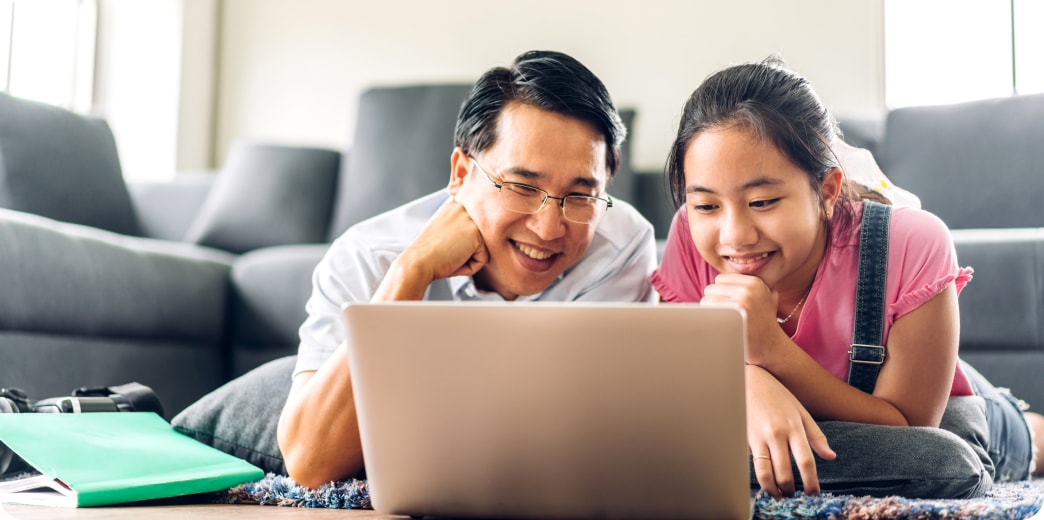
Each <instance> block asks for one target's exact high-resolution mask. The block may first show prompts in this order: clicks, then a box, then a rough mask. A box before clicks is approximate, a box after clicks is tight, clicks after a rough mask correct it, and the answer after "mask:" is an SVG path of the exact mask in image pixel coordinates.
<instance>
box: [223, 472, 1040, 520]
mask: <svg viewBox="0 0 1044 520" xmlns="http://www.w3.org/2000/svg"><path fill="white" fill-rule="evenodd" d="M217 501H219V502H223V503H236V504H259V505H276V506H290V507H315V508H331V509H370V507H371V506H370V494H369V489H368V488H367V486H366V481H365V480H352V481H348V482H334V483H331V484H327V485H325V486H322V487H320V488H319V489H307V488H303V487H301V486H298V485H297V484H296V483H295V482H294V481H293V480H291V479H290V478H288V477H285V476H279V475H273V474H269V475H267V476H266V477H265V478H263V479H261V480H259V481H257V482H251V483H247V484H243V485H240V486H236V487H234V488H232V489H230V490H229V491H228V492H227V493H226V494H224V495H221V496H220V497H218V498H217ZM1042 504H1044V479H1035V480H1031V481H1026V482H1015V483H1008V484H998V485H996V486H994V489H993V491H991V492H990V493H989V494H988V495H987V496H986V497H983V498H971V499H963V500H915V499H908V498H902V497H888V498H871V497H854V496H851V495H831V494H823V495H820V496H805V495H802V494H800V493H799V494H798V495H797V496H795V497H793V498H787V499H783V500H775V499H773V498H772V497H770V496H768V495H765V494H759V495H758V498H757V501H756V505H755V510H754V518H759V519H786V518H798V519H802V518H827V519H842V518H843V519H885V518H902V519H934V518H939V519H957V520H965V519H984V520H986V519H988V520H993V519H998V520H1000V519H1011V520H1016V519H1023V518H1029V517H1031V516H1033V515H1035V514H1037V513H1038V512H1039V511H1040V510H1041V506H1042Z"/></svg>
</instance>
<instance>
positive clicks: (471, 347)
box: [344, 302, 753, 519]
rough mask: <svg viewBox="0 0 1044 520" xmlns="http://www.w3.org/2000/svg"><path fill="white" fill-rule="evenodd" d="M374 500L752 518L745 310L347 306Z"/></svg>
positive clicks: (449, 507)
mask: <svg viewBox="0 0 1044 520" xmlns="http://www.w3.org/2000/svg"><path fill="white" fill-rule="evenodd" d="M344 318H345V320H346V321H347V327H348V337H347V346H348V355H349V363H350V365H351V366H350V370H351V375H352V384H353V386H354V392H355V402H356V407H357V411H358V421H359V430H360V433H361V436H362V437H361V441H362V451H363V458H364V460H365V464H366V474H367V479H368V485H369V491H370V498H371V501H372V505H373V507H374V509H375V510H377V511H379V512H382V513H389V514H402V515H410V516H414V517H423V516H432V517H485V518H490V517H496V518H592V517H606V518H649V519H652V518H686V517H689V518H750V516H751V513H752V506H753V499H752V494H751V488H750V474H749V458H748V453H747V441H746V439H747V434H746V424H745V423H746V413H745V406H744V395H745V394H744V386H743V385H744V371H743V348H744V342H745V341H746V340H745V338H746V335H745V318H744V315H743V314H742V312H741V311H740V310H738V309H735V308H731V307H710V306H700V305H697V304H659V305H655V304H641V303H628V304H613V303H604V304H601V303H600V304H592V303H575V302H574V303H536V302H531V303H521V302H519V303H462V302H408V303H407V302H397V303H375V304H371V303H364V304H349V305H346V306H345V308H344Z"/></svg>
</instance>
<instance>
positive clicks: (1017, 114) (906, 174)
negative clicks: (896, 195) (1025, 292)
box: [877, 94, 1044, 229]
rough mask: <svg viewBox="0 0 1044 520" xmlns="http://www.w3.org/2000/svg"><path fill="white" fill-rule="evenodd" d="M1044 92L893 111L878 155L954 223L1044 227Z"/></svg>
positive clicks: (930, 208)
mask: <svg viewBox="0 0 1044 520" xmlns="http://www.w3.org/2000/svg"><path fill="white" fill-rule="evenodd" d="M1042 143H1044V94H1039V95H1025V96H1014V97H1010V98H1002V99H990V100H983V101H974V102H969V103H960V104H954V105H945V106H926V107H908V108H899V109H895V110H893V111H891V112H890V113H889V114H888V118H887V121H886V123H885V132H884V138H883V141H882V142H881V145H880V147H879V148H878V149H877V152H878V153H877V160H878V162H879V163H880V165H881V168H882V169H883V170H884V172H885V173H886V174H887V175H888V176H889V177H891V179H892V180H893V181H894V182H895V183H896V184H898V185H899V186H902V187H903V188H906V189H908V190H910V191H912V192H913V193H915V194H916V195H917V196H918V197H920V198H921V204H922V206H923V207H924V209H926V210H928V211H931V212H932V213H935V214H936V215H938V216H939V217H940V218H942V220H943V221H944V222H946V224H947V225H948V226H949V227H950V228H952V229H960V228H1006V227H1042V226H1044V205H1042V204H1041V203H1040V201H1041V200H1044V145H1042Z"/></svg>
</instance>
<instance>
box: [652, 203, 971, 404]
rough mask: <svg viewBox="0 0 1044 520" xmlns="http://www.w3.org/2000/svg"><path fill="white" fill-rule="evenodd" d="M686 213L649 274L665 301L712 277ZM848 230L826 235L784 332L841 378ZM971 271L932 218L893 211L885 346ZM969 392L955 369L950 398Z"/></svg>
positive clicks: (850, 291) (679, 298)
mask: <svg viewBox="0 0 1044 520" xmlns="http://www.w3.org/2000/svg"><path fill="white" fill-rule="evenodd" d="M853 209H854V210H855V218H854V220H855V222H856V223H859V222H862V217H863V207H862V205H861V204H854V205H853ZM685 211H686V210H685V207H684V206H683V207H682V208H681V209H679V210H678V212H677V214H675V216H674V222H673V223H672V224H671V230H670V233H669V235H668V237H667V244H666V247H665V249H664V253H663V260H662V261H661V263H660V266H659V268H657V269H656V271H655V272H653V275H652V283H653V286H654V287H656V290H657V291H658V292H659V293H660V296H661V297H662V298H663V300H664V301H668V302H699V301H700V300H701V299H703V289H704V288H705V287H706V286H707V285H710V284H712V283H713V282H714V277H715V276H717V275H718V271H717V270H716V269H714V268H713V267H711V266H710V264H708V263H707V262H706V261H705V260H704V259H703V257H702V256H700V253H699V252H698V251H697V250H696V247H695V246H694V245H693V243H692V237H691V234H690V232H689V220H688V218H687V217H686V213H685ZM831 227H832V228H833V229H835V230H836V229H837V226H831ZM850 230H851V231H850V232H849V233H848V234H847V235H846V236H839V235H838V233H837V232H836V231H835V232H834V233H833V234H832V236H831V242H830V246H829V248H828V250H827V253H826V255H824V256H823V260H822V261H821V262H820V264H819V269H818V270H817V271H816V279H815V280H814V281H813V282H812V289H811V290H810V291H809V293H808V296H807V297H806V299H805V306H804V308H803V309H802V310H801V314H800V316H799V320H798V324H797V330H796V331H795V332H794V335H793V336H792V337H791V339H793V340H794V342H795V343H797V344H798V346H800V347H801V348H802V350H804V351H805V352H807V353H808V355H809V356H811V357H812V358H813V359H815V360H816V361H817V362H818V363H819V364H820V365H821V366H823V367H824V368H826V369H827V371H829V372H830V373H831V374H834V376H836V377H837V378H838V379H841V380H842V381H847V380H848V365H849V360H848V347H849V345H851V343H852V332H853V328H854V325H853V321H852V320H853V316H855V298H856V279H857V277H858V276H857V275H858V272H859V226H852V227H851V228H850ZM971 273H972V270H971V269H969V268H962V267H959V266H958V265H957V253H956V251H955V250H954V247H953V241H952V239H951V237H950V232H949V230H948V229H947V227H946V224H944V223H943V222H942V221H941V220H939V218H938V217H936V216H935V215H933V214H931V213H928V212H926V211H922V210H920V209H915V208H906V207H897V208H893V210H892V218H891V223H890V226H889V235H888V279H887V283H886V290H885V323H884V337H885V344H886V345H887V342H888V341H887V338H888V332H889V331H890V330H891V327H892V324H893V323H895V320H897V319H899V318H900V317H901V316H904V315H905V314H906V313H908V312H910V311H912V310H914V309H916V308H918V307H919V306H921V304H923V303H925V302H927V301H928V300H930V299H932V298H933V297H935V296H936V295H937V294H939V293H940V292H942V290H943V289H944V288H946V286H947V285H948V284H949V283H950V282H955V284H956V287H957V291H958V293H959V292H960V291H961V289H963V288H964V286H965V285H966V284H967V283H968V281H969V280H971ZM971 394H972V389H971V386H970V385H969V383H968V380H967V378H965V377H964V373H963V372H961V370H960V367H959V366H958V367H957V369H956V372H955V373H954V378H953V387H952V389H951V391H950V395H971Z"/></svg>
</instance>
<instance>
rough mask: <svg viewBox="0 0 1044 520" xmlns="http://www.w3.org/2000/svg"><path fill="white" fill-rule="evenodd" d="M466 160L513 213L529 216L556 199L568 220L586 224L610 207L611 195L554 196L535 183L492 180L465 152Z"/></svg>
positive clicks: (611, 205) (611, 203) (473, 158)
mask: <svg viewBox="0 0 1044 520" xmlns="http://www.w3.org/2000/svg"><path fill="white" fill-rule="evenodd" d="M468 159H471V162H472V163H473V164H474V165H475V166H478V169H479V171H481V172H482V174H483V175H485V176H486V180H488V181H489V183H490V184H492V185H493V187H494V188H496V189H497V192H498V193H499V194H500V195H499V197H498V200H499V201H500V203H501V204H503V205H504V207H505V208H507V209H509V210H511V211H514V212H517V213H525V214H527V215H532V214H534V213H536V212H538V211H540V210H541V209H542V208H543V207H544V204H547V200H548V199H555V200H557V201H558V206H559V207H560V208H562V216H563V217H565V219H566V220H568V221H570V222H576V223H577V224H590V223H591V222H594V220H595V219H597V218H598V216H599V215H601V214H602V213H604V212H605V211H606V210H608V209H609V208H611V207H613V199H612V197H610V196H608V195H606V196H605V198H604V199H603V198H601V197H592V196H588V195H566V196H565V197H555V196H553V195H551V194H550V193H548V192H547V191H544V190H542V189H540V188H537V187H535V186H530V185H528V184H521V183H518V182H500V183H498V182H497V181H495V180H493V177H492V176H490V174H489V172H487V171H486V169H485V168H483V167H482V165H481V164H479V163H478V161H476V160H475V157H473V156H471V155H469V156H468Z"/></svg>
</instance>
